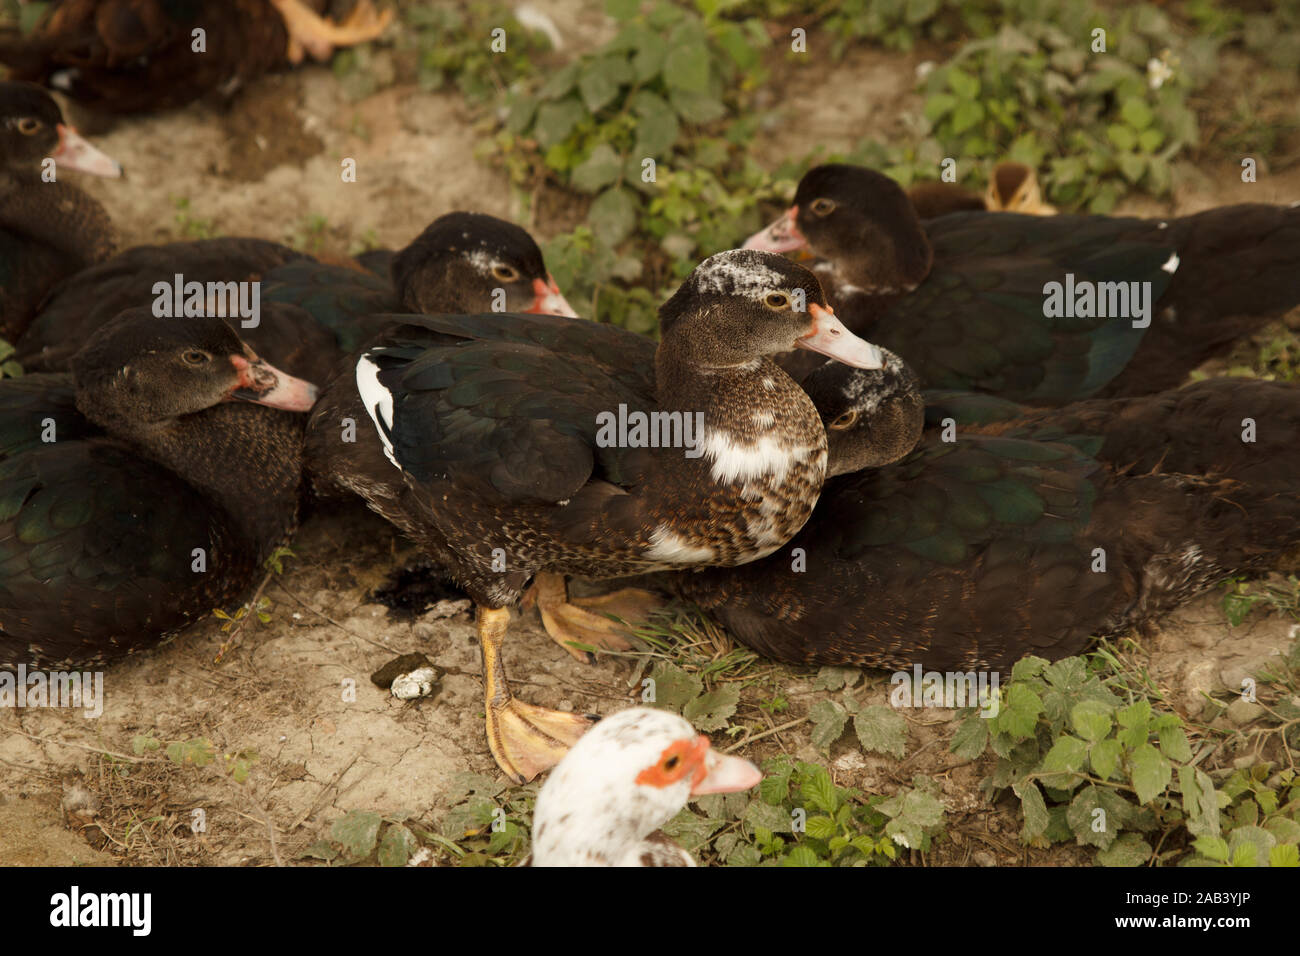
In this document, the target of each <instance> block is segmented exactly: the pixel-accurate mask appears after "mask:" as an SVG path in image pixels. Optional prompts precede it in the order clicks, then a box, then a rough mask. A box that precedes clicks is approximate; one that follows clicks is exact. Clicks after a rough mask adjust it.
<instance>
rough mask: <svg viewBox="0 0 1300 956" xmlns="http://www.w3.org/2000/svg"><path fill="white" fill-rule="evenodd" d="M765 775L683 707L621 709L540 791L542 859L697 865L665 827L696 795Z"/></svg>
mask: <svg viewBox="0 0 1300 956" xmlns="http://www.w3.org/2000/svg"><path fill="white" fill-rule="evenodd" d="M762 777H763V775H762V774H761V773H760V772H759V770H758V768H757V767H755V766H754V765H753V764H752V763H750V762H749V761H748V760H742V759H740V758H739V757H728V756H726V755H724V754H720V753H716V752H715V751H714V750H713V749H712V748H711V747H710V746H709V738H707V737H705V736H703V735H702V734H697V733H696V731H695V728H694V727H692V726H691V725H690V724H689V723H688V722H687V721H685V720H683V719H682V718H681V717H678V716H677V715H675V714H670V713H668V712H667V711H663V710H651V709H649V708H645V707H636V708H632V709H630V710H624V711H620V712H619V713H617V714H614V715H613V716H610V717H606V718H604V719H603V720H601V721H600V723H598V724H596V726H595V727H593V728H592V729H591V730H589V731H587V733H586V734H584V735H583V737H582V739H580V740H579V741H578V742H577V744H575V745H574V746H573V749H571V750H570V751H569V752H568V754H567V755H565V758H564V759H563V760H562V761H561V762H560V764H559V766H557V767H556V768H555V770H553V771H552V772H551V776H550V777H549V778H548V779H547V781H546V784H545V786H543V787H542V791H541V793H540V794H538V796H537V806H536V808H535V809H534V812H533V866H664V865H676V866H682V865H686V866H694V865H695V861H694V860H692V859H691V858H690V854H688V853H686V851H685V850H683V849H681V848H680V847H678V846H676V845H675V844H673V843H671V842H670V841H668V840H667V838H666V837H663V835H662V834H655V831H656V830H658V829H659V828H660V827H661V826H663V825H664V824H665V823H667V822H668V821H669V820H671V819H672V818H673V817H674V816H676V815H677V813H678V811H680V810H681V809H682V807H684V806H686V802H687V801H688V800H689V799H690V798H691V797H694V796H701V795H703V794H706V793H731V792H733V791H737V790H748V789H749V788H750V787H752V786H754V785H755V784H757V783H758V782H759V780H761V779H762Z"/></svg>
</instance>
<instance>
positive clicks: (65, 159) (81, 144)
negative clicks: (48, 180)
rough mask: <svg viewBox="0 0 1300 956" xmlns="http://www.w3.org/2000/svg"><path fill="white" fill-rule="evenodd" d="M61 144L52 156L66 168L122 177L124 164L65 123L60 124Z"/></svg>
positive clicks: (91, 173) (93, 174) (97, 174)
mask: <svg viewBox="0 0 1300 956" xmlns="http://www.w3.org/2000/svg"><path fill="white" fill-rule="evenodd" d="M57 128H58V131H59V146H58V149H56V150H55V151H54V154H53V155H52V156H51V157H50V158H51V159H53V160H54V162H55V164H56V165H58V166H62V167H63V168H64V169H73V170H76V171H77V172H79V173H87V174H89V175H91V176H106V177H108V178H109V179H120V178H122V175H123V173H122V164H121V163H119V162H118V161H117V160H115V159H113V158H112V157H111V156H108V155H106V154H104V153H102V152H100V151H99V150H97V149H96V148H95V147H94V146H91V145H90V144H89V143H88V142H86V141H85V140H84V139H82V138H81V137H80V136H78V135H77V131H76V130H75V129H73V128H72V127H71V126H65V125H64V124H63V123H60V124H59V125H58V127H57Z"/></svg>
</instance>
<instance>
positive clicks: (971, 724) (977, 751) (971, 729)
mask: <svg viewBox="0 0 1300 956" xmlns="http://www.w3.org/2000/svg"><path fill="white" fill-rule="evenodd" d="M988 742H989V722H988V720H987V719H985V718H984V717H981V716H980V715H979V714H971V715H970V716H969V717H967V718H966V719H965V720H963V721H962V722H961V723H960V724H958V725H957V732H956V733H955V734H953V735H952V744H951V745H949V748H948V749H949V750H950V752H952V753H953V754H956V755H957V757H959V758H960V759H962V760H974V759H976V758H977V757H979V756H980V755H981V754H982V753H984V748H985V747H987V746H988Z"/></svg>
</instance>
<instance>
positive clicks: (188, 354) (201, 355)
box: [181, 349, 212, 365]
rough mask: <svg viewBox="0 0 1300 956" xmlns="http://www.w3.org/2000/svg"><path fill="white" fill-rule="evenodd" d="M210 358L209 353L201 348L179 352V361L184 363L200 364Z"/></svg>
mask: <svg viewBox="0 0 1300 956" xmlns="http://www.w3.org/2000/svg"><path fill="white" fill-rule="evenodd" d="M211 358H212V356H211V355H209V354H208V353H207V352H204V351H202V350H201V349H189V350H187V351H185V352H183V353H181V361H183V362H184V363H185V364H186V365H202V364H203V363H204V362H207V361H208V360H209V359H211Z"/></svg>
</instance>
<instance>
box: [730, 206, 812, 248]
mask: <svg viewBox="0 0 1300 956" xmlns="http://www.w3.org/2000/svg"><path fill="white" fill-rule="evenodd" d="M798 216H799V207H798V206H791V207H790V208H789V209H787V210H786V211H785V213H784V215H782V216H781V218H780V219H777V220H776V221H775V222H773V223H771V224H769V225H768V226H767V227H766V228H763V229H760V230H759V231H758V232H756V233H754V234H753V235H752V236H750V237H749V238H748V239H746V240H745V245H744V246H743V248H745V249H757V250H759V251H760V252H793V251H794V250H796V249H805V248H807V246H808V239H807V238H806V237H805V236H804V234H803V233H802V232H800V231H799V224H798V222H797V219H798Z"/></svg>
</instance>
